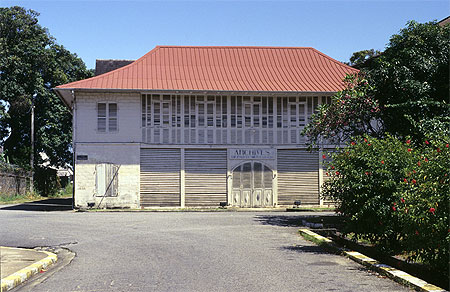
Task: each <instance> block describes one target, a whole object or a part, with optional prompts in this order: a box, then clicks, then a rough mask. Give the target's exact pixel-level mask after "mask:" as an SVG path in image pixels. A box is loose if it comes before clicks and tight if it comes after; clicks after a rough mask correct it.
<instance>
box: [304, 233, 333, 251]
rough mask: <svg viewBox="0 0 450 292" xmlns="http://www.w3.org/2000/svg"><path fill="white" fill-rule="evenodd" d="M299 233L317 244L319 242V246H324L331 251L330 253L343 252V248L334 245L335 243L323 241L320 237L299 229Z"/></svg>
mask: <svg viewBox="0 0 450 292" xmlns="http://www.w3.org/2000/svg"><path fill="white" fill-rule="evenodd" d="M299 234H300V235H301V236H302V237H303V238H304V239H306V240H308V241H311V242H313V243H315V244H317V245H318V246H320V247H321V248H323V249H324V250H326V251H328V252H330V253H334V254H341V250H340V249H339V248H338V247H336V246H334V245H333V244H330V243H328V242H325V241H322V240H320V239H317V238H315V237H314V236H312V235H309V234H306V233H303V232H300V231H299Z"/></svg>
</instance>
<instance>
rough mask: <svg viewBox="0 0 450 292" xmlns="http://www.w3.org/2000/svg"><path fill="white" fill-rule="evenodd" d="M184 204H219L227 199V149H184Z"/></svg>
mask: <svg viewBox="0 0 450 292" xmlns="http://www.w3.org/2000/svg"><path fill="white" fill-rule="evenodd" d="M184 157H185V169H186V172H185V193H186V203H185V204H186V206H216V207H217V206H219V203H220V202H226V201H227V151H226V150H222V149H186V151H185V154H184Z"/></svg>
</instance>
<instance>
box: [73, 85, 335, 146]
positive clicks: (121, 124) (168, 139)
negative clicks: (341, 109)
mask: <svg viewBox="0 0 450 292" xmlns="http://www.w3.org/2000/svg"><path fill="white" fill-rule="evenodd" d="M330 96H331V94H322V95H299V94H297V95H294V94H283V95H281V94H279V95H264V94H261V95H238V94H233V95H231V94H227V95H225V94H198V93H197V94H168V93H92V92H91V93H77V94H76V95H75V102H74V106H73V112H74V140H75V142H81V143H100V142H102V143H145V144H162V145H292V144H296V145H298V144H305V142H307V141H306V140H305V137H304V136H302V135H301V132H302V130H303V128H304V127H305V126H306V125H307V124H308V122H309V120H310V118H311V115H312V113H313V112H314V111H315V109H316V108H317V106H318V105H319V104H322V103H327V102H330V99H331V97H330Z"/></svg>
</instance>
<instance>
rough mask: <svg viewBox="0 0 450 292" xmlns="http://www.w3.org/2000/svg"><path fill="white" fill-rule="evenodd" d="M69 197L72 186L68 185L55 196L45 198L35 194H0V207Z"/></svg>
mask: <svg viewBox="0 0 450 292" xmlns="http://www.w3.org/2000/svg"><path fill="white" fill-rule="evenodd" d="M70 197H72V184H68V185H67V186H66V187H65V188H64V189H61V190H60V191H58V192H57V193H56V194H54V195H50V196H47V197H44V196H41V195H39V194H38V193H36V192H26V193H25V194H23V195H18V194H13V195H9V194H2V193H0V205H9V204H21V203H27V202H33V201H39V200H45V199H49V198H70Z"/></svg>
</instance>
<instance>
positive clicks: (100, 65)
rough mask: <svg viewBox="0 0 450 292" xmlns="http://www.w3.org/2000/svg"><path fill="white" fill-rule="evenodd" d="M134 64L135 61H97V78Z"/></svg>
mask: <svg viewBox="0 0 450 292" xmlns="http://www.w3.org/2000/svg"><path fill="white" fill-rule="evenodd" d="M133 62H134V60H95V76H98V75H101V74H104V73H108V72H110V71H113V70H116V69H119V68H121V67H123V66H126V65H128V64H131V63H133Z"/></svg>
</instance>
